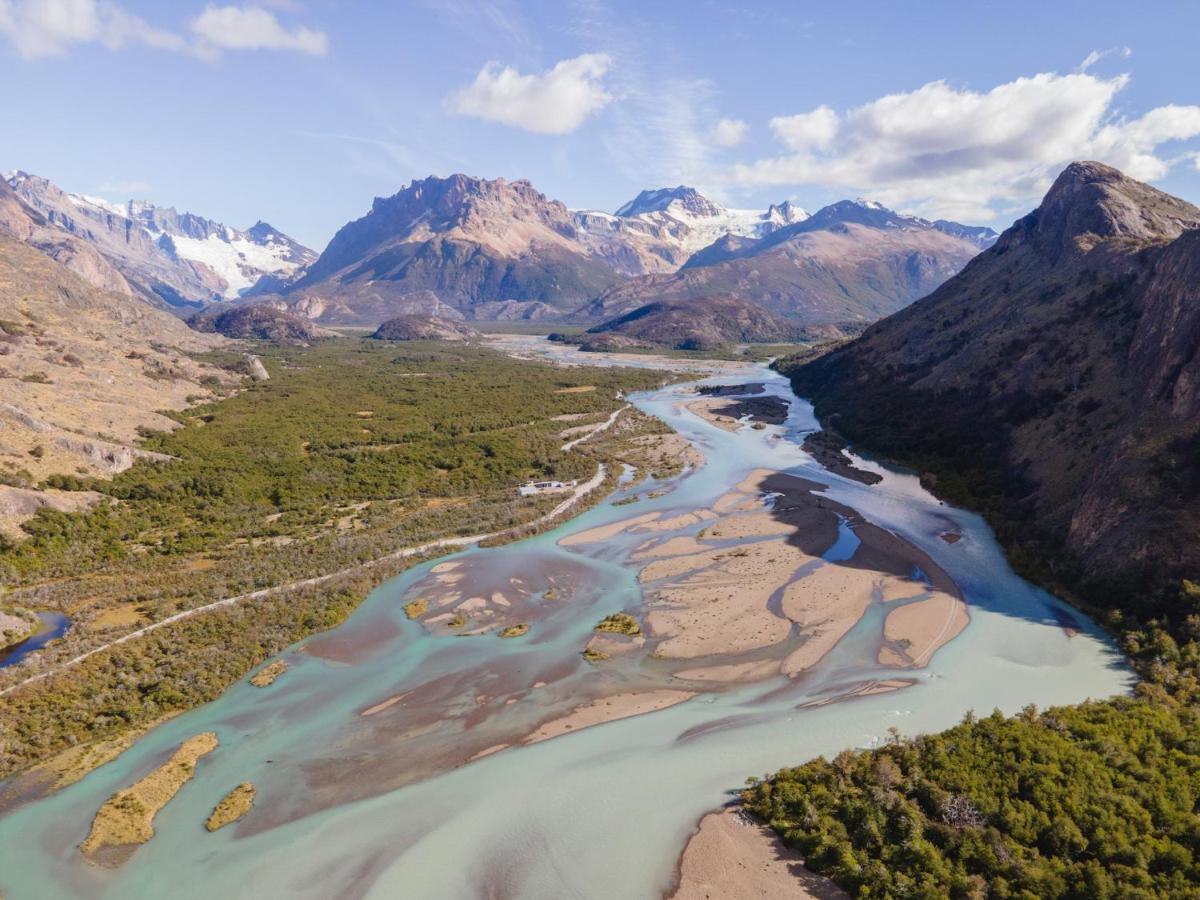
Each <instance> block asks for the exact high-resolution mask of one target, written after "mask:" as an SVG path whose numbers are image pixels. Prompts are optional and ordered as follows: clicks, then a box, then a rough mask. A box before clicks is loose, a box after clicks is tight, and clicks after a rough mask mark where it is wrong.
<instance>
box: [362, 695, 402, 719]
mask: <svg viewBox="0 0 1200 900" xmlns="http://www.w3.org/2000/svg"><path fill="white" fill-rule="evenodd" d="M411 693H412V691H405V692H404V693H403V694H397V695H396V696H394V697H388V698H387V699H386V700H383V701H382V702H380V703H376V704H375V705H374V706H369V707H367V708H366V709H364V710H363V711H362V712H361V713H359V715H360V716H373V715H376V714H377V713H381V712H383V711H384V710H385V709H391V708H392V707H393V706H395V705H396V704H397V703H399V702H400V701H401V700H403V699H404V698H405V697H407V696H408V695H409V694H411Z"/></svg>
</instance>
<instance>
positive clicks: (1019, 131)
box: [726, 72, 1200, 221]
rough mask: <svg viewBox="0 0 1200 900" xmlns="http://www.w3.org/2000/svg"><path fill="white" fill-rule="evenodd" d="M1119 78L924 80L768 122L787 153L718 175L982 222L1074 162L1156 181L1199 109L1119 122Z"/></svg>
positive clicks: (1198, 120)
mask: <svg viewBox="0 0 1200 900" xmlns="http://www.w3.org/2000/svg"><path fill="white" fill-rule="evenodd" d="M1128 80H1129V79H1128V76H1127V75H1118V76H1116V77H1113V78H1107V79H1106V78H1099V77H1096V76H1093V75H1089V74H1087V73H1086V72H1078V73H1075V74H1071V75H1057V74H1053V73H1046V74H1040V75H1035V76H1033V77H1031V78H1018V79H1016V80H1014V81H1011V82H1008V83H1006V84H1001V85H998V86H996V87H994V88H992V89H991V90H990V91H987V92H985V93H979V92H976V91H971V90H967V89H961V88H956V87H952V86H951V85H949V84H947V83H946V82H944V81H935V82H931V83H929V84H926V85H924V86H923V87H920V88H918V89H916V90H914V91H909V92H906V93H898V94H889V95H887V96H884V97H880V98H878V99H876V100H873V101H871V102H869V103H866V104H863V105H862V106H859V107H855V108H852V109H848V110H845V111H844V112H842V113H840V114H839V113H837V112H835V111H834V110H832V109H829V108H828V107H818V108H817V109H815V110H813V111H811V112H808V113H802V114H800V115H798V116H782V117H778V118H776V119H773V120H772V121H771V128H772V131H773V132H774V133H775V135H776V137H777V138H778V139H779V140H780V142H781V143H782V144H783V146H784V147H785V148H786V150H787V151H788V152H786V153H785V154H783V155H780V156H776V157H773V158H769V159H760V160H757V161H755V162H751V163H747V164H741V165H738V166H736V167H734V168H733V169H732V170H731V171H730V172H728V173H726V175H727V176H728V180H729V181H731V182H733V183H735V184H740V185H754V186H764V185H788V186H795V185H801V184H819V185H822V186H826V187H838V188H842V189H847V190H850V191H856V192H859V193H863V194H866V195H869V196H872V197H876V198H878V199H879V200H881V201H883V202H885V203H888V204H889V205H892V206H899V207H903V208H908V209H914V210H916V211H919V212H921V213H923V214H926V215H941V216H947V217H956V218H962V219H967V220H976V221H993V220H994V219H995V218H996V217H997V208H999V209H1007V208H1011V207H1013V206H1024V205H1027V204H1028V203H1029V202H1030V201H1031V200H1036V199H1037V197H1038V196H1040V194H1041V193H1042V192H1043V191H1044V190H1045V189H1046V188H1047V187H1048V185H1049V183H1050V181H1051V180H1053V177H1054V176H1055V175H1056V174H1057V172H1058V171H1059V170H1060V169H1061V168H1062V167H1063V166H1064V165H1065V164H1066V163H1068V162H1070V161H1072V160H1075V159H1098V160H1100V161H1102V162H1107V163H1109V164H1111V165H1114V166H1117V167H1118V168H1120V169H1123V170H1124V171H1125V172H1127V173H1128V174H1129V175H1131V176H1133V177H1134V178H1140V179H1155V178H1159V177H1162V176H1163V175H1164V174H1165V173H1166V172H1167V171H1168V170H1169V168H1170V167H1171V166H1172V165H1173V164H1174V163H1175V162H1177V161H1179V160H1177V159H1169V158H1166V157H1164V156H1162V155H1161V150H1162V147H1163V145H1164V144H1166V143H1168V142H1170V141H1178V140H1186V139H1189V138H1193V137H1196V136H1197V135H1200V106H1164V107H1159V108H1157V109H1152V110H1150V111H1149V112H1147V113H1146V114H1144V115H1142V116H1141V117H1138V118H1132V119H1130V118H1125V117H1121V116H1119V115H1117V114H1116V112H1115V111H1114V108H1113V104H1114V99H1115V98H1116V96H1117V95H1118V94H1119V93H1120V91H1121V90H1122V89H1123V88H1124V87H1125V85H1126V84H1127V83H1128ZM1181 158H1187V157H1186V156H1185V157H1181Z"/></svg>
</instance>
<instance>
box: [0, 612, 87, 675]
mask: <svg viewBox="0 0 1200 900" xmlns="http://www.w3.org/2000/svg"><path fill="white" fill-rule="evenodd" d="M37 617H38V618H39V619H40V620H41V622H42V624H41V626H39V628H38V630H37V632H36V633H34V634H31V635H30V636H29V637H27V638H25V640H23V641H21V642H20V643H16V644H12V645H11V646H9V647H5V648H4V649H2V650H0V669H3V668H4V667H5V666H15V665H16V664H17V663H19V662H20V661H21V660H23V659H25V658H26V657H27V656H29V655H30V654H31V653H37V652H38V651H39V650H41V649H42V648H43V647H45V646H46V645H47V644H48V643H50V642H51V641H53V640H55V639H57V638H60V637H62V636H63V635H64V634H66V633H67V629H68V628H70V627H71V620H70V619H69V618H67V617H66V616H64V615H63V614H62V613H59V612H51V611H48V610H47V611H43V612H39V613H38V614H37Z"/></svg>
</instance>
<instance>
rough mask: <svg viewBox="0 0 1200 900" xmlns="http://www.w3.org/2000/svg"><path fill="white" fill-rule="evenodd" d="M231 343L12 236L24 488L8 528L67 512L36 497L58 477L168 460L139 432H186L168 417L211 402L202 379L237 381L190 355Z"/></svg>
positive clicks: (12, 346) (1, 274) (3, 264)
mask: <svg viewBox="0 0 1200 900" xmlns="http://www.w3.org/2000/svg"><path fill="white" fill-rule="evenodd" d="M222 342H223V339H222V338H219V337H217V336H215V335H202V334H197V333H196V332H193V331H191V330H189V329H188V328H187V326H186V325H184V323H183V322H181V321H180V320H179V319H177V318H176V317H174V316H172V315H170V314H169V313H166V312H163V311H161V310H157V309H154V308H152V307H151V306H149V305H147V304H146V303H144V302H143V301H141V300H140V299H137V298H134V297H129V296H125V295H122V294H118V293H109V292H104V291H99V290H97V289H95V288H94V287H92V286H90V285H89V284H87V283H86V282H85V281H83V280H82V279H81V278H80V277H79V276H78V275H76V274H74V273H73V272H71V271H68V270H67V269H66V268H65V267H64V266H62V265H60V264H59V263H57V262H55V261H54V260H52V259H51V258H49V257H48V256H46V255H45V254H43V253H41V252H39V251H38V250H37V249H35V248H33V247H31V246H28V245H27V244H25V243H23V242H21V241H17V240H14V239H13V238H11V237H8V236H7V235H0V384H3V391H4V400H3V401H2V402H0V435H2V446H0V462H2V463H4V464H5V466H4V467H5V469H6V470H7V471H8V472H9V475H10V481H11V482H13V483H15V484H16V485H17V486H19V487H21V488H22V490H23V491H24V493H22V494H20V495H19V499H20V502H19V503H17V502H15V501H14V502H12V503H9V504H8V505H7V506H4V507H3V508H0V530H3V531H4V532H5V533H7V534H9V535H10V536H14V537H19V536H21V532H19V531H17V530H16V525H17V524H18V523H19V522H20V521H21V520H23V519H24V518H28V516H29V515H30V514H32V512H34V511H35V510H36V509H37V508H39V507H40V506H51V507H55V508H61V507H62V502H63V501H62V498H58V497H57V495H52V494H47V496H46V497H44V498H32V499H31V497H30V494H41V493H42V492H41V491H40V490H34V486H35V485H36V484H38V483H39V482H40V481H41V480H42V479H44V478H46V477H47V476H49V475H51V474H65V475H76V474H81V473H82V474H87V475H99V476H107V475H111V474H113V473H115V472H118V471H121V470H122V469H125V468H128V467H129V466H130V465H132V464H133V463H134V462H135V461H136V460H137V459H138V458H141V457H149V458H158V457H157V456H156V455H154V454H148V453H146V452H145V451H143V450H141V449H140V448H138V447H136V446H135V443H136V441H137V438H138V429H139V428H152V429H155V430H168V429H171V428H175V427H177V426H178V423H177V422H175V421H174V420H172V419H170V418H167V417H166V416H163V415H160V413H159V410H163V409H182V408H184V407H186V406H187V405H188V403H189V399H188V398H189V397H195V396H200V397H203V396H205V395H206V394H207V388H206V387H204V386H203V385H202V384H201V382H202V381H205V380H207V379H210V378H214V377H215V378H216V379H218V381H226V380H228V381H233V380H234V377H233V376H231V375H229V374H228V373H222V372H221V371H220V370H216V369H214V368H212V367H210V366H206V365H203V364H200V363H197V362H195V361H194V360H193V359H191V358H190V357H189V356H188V355H187V354H186V353H185V352H184V351H187V350H205V349H210V348H212V347H214V346H218V345H219V344H220V343H222ZM11 499H12V498H11V497H10V500H11ZM42 499H44V500H45V501H46V502H45V503H41V502H40V500H42ZM68 499H69V498H68ZM34 501H39V502H34Z"/></svg>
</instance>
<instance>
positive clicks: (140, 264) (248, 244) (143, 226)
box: [0, 172, 316, 307]
mask: <svg viewBox="0 0 1200 900" xmlns="http://www.w3.org/2000/svg"><path fill="white" fill-rule="evenodd" d="M5 187H6V188H8V189H9V190H11V191H13V192H15V194H16V195H17V196H19V197H20V199H21V201H22V202H23V203H24V204H25V205H26V206H27V207H28V208H29V209H31V210H33V211H35V212H36V213H37V214H38V216H39V217H41V219H42V220H43V221H44V224H45V225H46V226H47V228H48V229H49V233H50V234H52V235H54V236H55V241H56V243H54V244H53V245H52V246H54V247H57V248H58V249H57V252H52V250H51V249H46V248H44V247H41V246H39V249H42V250H43V252H45V253H47V254H48V255H50V256H52V257H53V258H55V259H57V260H58V261H59V262H64V263H66V264H67V265H68V266H69V267H70V268H72V269H73V270H74V271H76V272H78V273H79V274H80V275H82V276H83V277H85V278H87V280H88V281H89V283H91V284H94V285H96V286H97V287H101V288H103V289H105V290H116V291H118V292H120V293H124V294H129V295H139V296H142V297H143V298H145V299H147V300H150V301H151V302H153V303H155V304H157V305H162V306H168V307H175V306H188V305H191V306H197V305H200V304H202V303H207V302H210V301H213V300H221V299H232V298H234V297H238V296H240V295H241V294H244V293H247V292H248V291H249V290H250V289H251V287H252V286H253V285H254V284H255V283H256V282H258V281H259V280H260V279H262V278H264V277H267V276H270V277H274V278H279V279H286V278H287V277H288V276H290V275H291V274H292V273H294V272H295V271H296V270H297V269H298V268H300V267H301V266H304V265H307V264H308V263H310V262H312V261H313V260H314V259H316V254H315V253H313V252H312V251H311V250H309V249H308V248H307V247H304V246H302V245H301V244H299V243H297V242H296V241H294V240H292V239H291V238H289V237H288V236H287V235H285V234H283V233H282V232H279V231H278V230H276V229H274V228H272V227H271V226H270V225H267V224H266V223H265V222H258V223H256V224H255V225H254V226H253V227H252V228H250V229H249V230H248V231H239V230H238V229H236V228H231V227H230V226H228V225H223V224H221V223H220V222H214V221H212V220H210V219H206V218H204V217H202V216H197V215H194V214H193V213H187V212H185V213H178V212H176V211H175V210H174V209H172V208H170V207H157V206H154V205H152V204H149V203H144V202H139V201H132V200H131V201H129V202H127V203H120V204H116V203H109V202H107V201H105V200H101V199H98V198H95V197H85V196H83V195H80V194H69V193H67V192H65V191H63V190H62V189H60V188H59V187H58V186H57V185H55V184H53V183H52V182H50V181H48V180H47V179H45V178H41V177H39V176H37V175H30V174H28V173H26V172H16V173H14V174H13V175H12V176H11V177H10V178H8V179H7V181H6V184H5ZM2 202H3V201H2V200H0V203H2ZM2 215H3V214H0V217H2ZM68 236H69V237H70V238H74V239H75V240H74V241H73V242H72V243H71V244H70V245H69V246H70V247H71V251H70V255H69V258H67V259H64V258H63V256H64V255H65V253H66V251H64V250H63V249H61V245H62V244H63V242H64V241H66V240H67V238H68ZM22 240H26V239H25V238H22ZM43 240H48V238H43ZM30 243H33V242H30ZM34 245H35V246H38V245H37V244H36V243H35V244H34ZM80 245H83V246H87V247H88V248H90V251H92V252H91V253H90V254H89V255H88V256H87V257H86V258H85V259H81V260H80V261H79V262H76V263H75V264H72V262H73V261H74V260H75V259H76V258H77V257H79V256H80V253H81V251H80V250H79V249H78V247H79V246H80ZM97 258H98V259H102V260H103V261H104V263H105V266H104V271H103V275H102V276H101V274H100V272H101V270H100V269H98V267H97V263H96V261H95V260H96V259H97ZM93 270H94V271H95V274H94V275H93V276H92V277H89V274H91V273H92V272H93ZM110 273H111V274H110ZM118 273H119V274H118ZM113 274H116V275H117V279H119V280H117V279H114V278H113V277H112V276H113ZM101 277H103V278H104V279H106V281H104V282H103V283H102V282H101V281H100V280H99V279H100V278H101Z"/></svg>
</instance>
